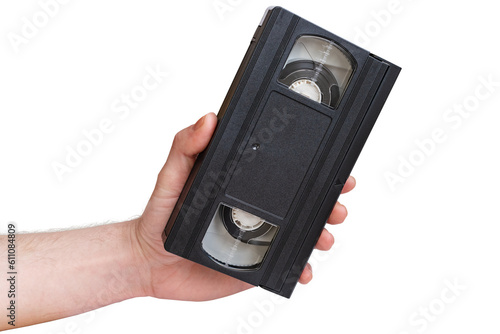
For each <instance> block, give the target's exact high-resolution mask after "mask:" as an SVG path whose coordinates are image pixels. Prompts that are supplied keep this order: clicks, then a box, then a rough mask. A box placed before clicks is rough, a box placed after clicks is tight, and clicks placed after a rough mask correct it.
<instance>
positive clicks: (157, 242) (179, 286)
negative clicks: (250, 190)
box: [132, 114, 355, 300]
mask: <svg viewBox="0 0 500 334" xmlns="http://www.w3.org/2000/svg"><path fill="white" fill-rule="evenodd" d="M216 122H217V120H216V117H215V115H213V114H208V115H206V116H204V117H203V118H201V119H200V120H199V121H198V122H197V123H196V124H194V125H192V126H190V127H187V128H186V129H184V130H182V131H180V132H179V133H178V134H177V135H176V136H175V139H174V143H173V145H172V148H171V150H170V154H169V156H168V159H167V162H166V163H165V165H164V167H163V168H162V170H161V172H160V173H159V176H158V181H157V184H156V186H155V189H154V192H153V194H152V196H151V198H150V200H149V202H148V205H147V207H146V209H145V211H144V213H143V215H142V217H141V218H140V219H139V220H138V221H137V225H136V229H135V235H134V236H133V238H132V240H133V243H134V246H133V247H134V248H135V249H137V250H138V251H137V252H136V253H137V256H138V257H139V260H140V261H141V262H142V263H144V266H145V268H144V271H143V275H144V277H143V279H142V281H143V282H144V290H145V294H146V295H148V296H153V297H157V298H166V299H176V300H211V299H216V298H221V297H224V296H227V295H231V294H234V293H237V292H240V291H243V290H246V289H248V288H251V287H252V285H251V284H248V283H245V282H243V281H240V280H238V279H236V278H233V277H230V276H227V275H225V274H222V273H220V272H217V271H215V270H212V269H210V268H207V267H205V266H202V265H200V264H197V263H195V262H192V261H189V260H186V259H184V258H182V257H179V256H177V255H174V254H171V253H167V252H165V250H164V248H163V242H162V239H161V232H162V231H163V228H164V225H165V221H166V220H168V218H169V217H170V215H171V213H172V210H173V208H174V205H175V203H176V202H177V199H178V197H179V195H180V193H181V191H182V189H183V187H184V184H185V182H186V180H187V178H188V175H189V173H190V171H191V169H192V167H193V164H194V162H195V159H196V157H197V155H198V154H199V153H200V152H202V151H203V150H204V149H205V147H206V146H207V145H208V142H209V140H210V138H211V136H212V134H213V132H214V129H215V125H216ZM354 185H355V181H354V179H353V178H350V179H349V180H348V182H347V183H346V186H345V188H344V192H348V191H350V190H352V189H353V188H354ZM221 214H222V215H226V216H227V215H228V214H231V215H232V218H231V217H226V218H228V220H227V222H226V223H228V224H239V227H240V228H243V229H245V230H247V231H251V230H259V229H260V232H259V233H262V234H266V233H269V228H268V229H267V230H266V228H265V227H264V229H262V227H263V226H265V225H264V224H265V223H263V222H259V221H255V220H254V221H252V220H250V221H249V220H248V219H245V218H248V217H245V216H244V214H243V213H242V212H231V210H229V209H228V208H224V209H221ZM346 216H347V211H346V209H345V207H344V206H342V205H340V204H339V203H337V205H336V206H335V208H334V210H333V211H332V214H331V215H330V219H329V221H328V222H329V223H330V224H339V223H341V222H343V220H344V219H345V217H346ZM236 220H238V221H239V222H238V223H235V221H236ZM245 224H247V225H245ZM251 224H253V225H252V226H250V225H251ZM234 226H235V227H236V226H237V225H234ZM223 228H224V227H223ZM229 229H232V227H229ZM259 238H261V239H260V240H261V242H262V240H263V239H262V235H258V236H257V237H255V234H254V235H253V238H252V234H251V233H250V234H249V235H248V237H246V239H245V242H251V241H250V240H251V239H259ZM257 241H258V240H257ZM333 242H334V240H333V236H332V235H331V234H330V233H329V232H328V231H327V230H326V229H325V230H324V231H323V233H322V234H321V236H320V238H319V240H318V243H317V245H316V248H317V249H319V250H328V249H330V248H331V247H332V245H333ZM311 279H312V271H311V267H310V266H307V267H306V269H305V270H304V272H303V273H302V276H301V278H300V280H299V281H300V282H301V283H308V282H309V281H310V280H311Z"/></svg>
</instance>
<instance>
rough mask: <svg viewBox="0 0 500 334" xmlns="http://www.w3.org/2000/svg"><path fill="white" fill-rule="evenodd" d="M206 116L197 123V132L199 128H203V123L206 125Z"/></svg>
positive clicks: (195, 128)
mask: <svg viewBox="0 0 500 334" xmlns="http://www.w3.org/2000/svg"><path fill="white" fill-rule="evenodd" d="M206 116H207V115H205V116H203V117H202V118H200V119H199V120H198V122H196V123H195V124H194V130H195V131H196V130H198V129H199V128H201V127H202V126H203V123H205V118H206Z"/></svg>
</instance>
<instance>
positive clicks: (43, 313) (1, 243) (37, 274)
mask: <svg viewBox="0 0 500 334" xmlns="http://www.w3.org/2000/svg"><path fill="white" fill-rule="evenodd" d="M216 122H217V120H216V117H215V115H214V114H208V115H207V116H205V117H204V118H202V119H200V120H199V121H198V122H197V123H196V124H195V125H193V126H190V127H188V128H186V129H184V130H182V131H181V132H179V133H178V134H177V135H176V136H175V140H174V144H173V145H172V149H171V150H170V154H169V157H168V159H167V162H166V163H165V166H164V167H163V169H162V170H161V172H160V175H159V176H158V182H157V184H156V187H155V189H154V191H153V195H152V196H151V199H150V200H149V203H148V205H147V207H146V209H145V211H144V213H143V215H142V216H141V217H140V218H138V219H134V220H130V221H126V222H122V223H115V224H105V225H100V226H93V227H87V228H80V229H72V230H65V231H58V232H46V233H21V234H19V235H17V237H16V242H17V245H16V257H17V262H16V263H17V265H16V269H17V271H18V273H19V277H20V279H19V282H18V286H17V290H18V291H19V297H16V310H19V316H18V317H17V318H16V322H15V327H22V326H28V325H33V324H38V323H41V322H45V321H51V320H55V319H60V318H64V317H68V316H72V315H75V314H80V313H83V312H87V311H90V310H94V309H96V308H99V307H103V306H105V305H109V304H113V303H116V302H120V301H123V300H126V299H130V298H134V297H140V296H153V297H158V298H167V299H181V300H209V299H214V298H220V297H223V296H227V295H230V294H234V293H237V292H239V291H242V290H245V289H248V288H250V287H251V286H250V285H249V284H246V283H243V282H241V281H238V280H236V279H234V278H231V277H229V276H226V275H224V274H221V273H219V272H216V271H214V270H211V269H208V268H206V267H203V266H201V265H199V264H196V263H193V262H190V261H188V260H185V259H183V258H180V257H178V256H176V255H173V254H170V253H168V252H166V251H165V250H164V248H163V242H162V239H161V235H162V231H163V228H164V227H165V224H166V222H167V220H168V218H169V217H170V214H171V213H172V208H173V207H174V205H175V203H176V202H177V198H178V197H179V194H180V193H181V190H182V188H183V186H184V183H185V182H186V180H187V177H188V175H189V172H190V171H191V168H192V167H193V164H194V161H195V159H196V156H197V155H198V153H200V152H201V151H203V150H204V149H205V147H206V146H207V145H208V142H209V141H210V137H211V136H212V133H213V132H214V129H215V124H216ZM354 184H355V181H354V179H353V178H349V180H348V181H347V183H346V185H345V187H344V192H347V191H349V190H351V189H352V188H354ZM346 216H347V211H346V209H345V207H344V206H342V205H340V204H338V203H337V205H336V206H335V208H334V209H333V212H332V214H331V215H330V218H329V219H328V223H330V224H338V223H341V222H342V221H343V220H344V219H345V217H346ZM332 245H333V236H332V235H331V234H330V233H329V232H328V231H327V230H324V231H323V233H322V234H321V237H320V238H319V240H318V243H317V244H316V248H317V249H320V250H328V249H330V248H331V247H332ZM7 249H8V248H7V236H5V235H4V236H1V237H0V253H1V254H0V256H2V257H4V258H7ZM311 279H312V272H311V267H310V266H307V267H306V269H305V270H304V272H303V273H302V276H301V277H300V282H301V283H307V282H309V281H310V280H311ZM0 302H2V305H7V304H8V303H10V301H9V300H8V298H7V294H5V295H3V297H0ZM12 327H13V326H11V325H9V324H8V323H7V322H6V321H4V322H1V323H0V330H3V329H7V328H12Z"/></svg>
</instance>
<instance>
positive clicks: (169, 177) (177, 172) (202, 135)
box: [142, 113, 217, 237]
mask: <svg viewBox="0 0 500 334" xmlns="http://www.w3.org/2000/svg"><path fill="white" fill-rule="evenodd" d="M216 124H217V117H216V116H215V114H214V113H209V114H207V115H205V116H203V117H202V118H200V119H199V120H198V122H196V124H193V125H191V126H189V127H187V128H185V129H184V130H182V131H180V132H178V133H177V134H176V135H175V137H174V141H173V144H172V148H171V149H170V153H169V155H168V158H167V162H166V163H165V165H164V166H163V168H162V169H161V171H160V173H159V175H158V180H157V182H156V186H155V189H154V191H153V194H152V195H151V198H150V199H149V202H148V205H147V206H146V209H145V210H144V213H143V215H142V221H143V224H144V226H143V227H144V228H145V229H146V230H147V232H148V233H151V236H152V237H159V236H160V235H161V232H162V231H163V229H164V228H165V224H166V223H167V220H168V218H169V217H170V215H171V213H172V210H173V208H174V206H175V204H176V202H177V199H178V198H179V195H180V193H181V191H182V188H183V187H184V184H185V183H186V181H187V178H188V176H189V173H190V172H191V169H192V168H193V165H194V162H195V160H196V157H197V156H198V154H199V153H201V152H202V151H203V150H204V149H205V148H206V147H207V145H208V143H209V142H210V138H212V134H213V133H214V130H215V126H216Z"/></svg>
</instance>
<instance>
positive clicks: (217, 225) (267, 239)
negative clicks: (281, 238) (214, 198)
mask: <svg viewBox="0 0 500 334" xmlns="http://www.w3.org/2000/svg"><path fill="white" fill-rule="evenodd" d="M277 231H278V227H277V226H274V225H272V224H269V223H268V222H266V221H264V220H263V219H262V218H259V217H257V216H254V215H252V214H250V213H248V212H246V211H244V210H241V209H238V208H232V207H229V206H227V205H225V204H220V205H219V208H218V210H217V211H216V213H215V216H214V217H213V219H212V222H211V223H210V226H209V227H208V230H207V232H206V234H205V237H204V238H203V241H202V247H203V250H204V251H205V252H206V253H207V254H208V255H209V256H210V257H211V258H212V259H213V260H214V261H215V262H217V263H219V264H221V265H223V266H226V267H229V268H232V269H236V270H255V269H258V268H259V267H260V264H261V263H262V260H263V259H264V257H265V255H266V253H267V251H268V249H269V246H270V245H271V243H272V241H273V239H274V237H275V235H276V232H277Z"/></svg>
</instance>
